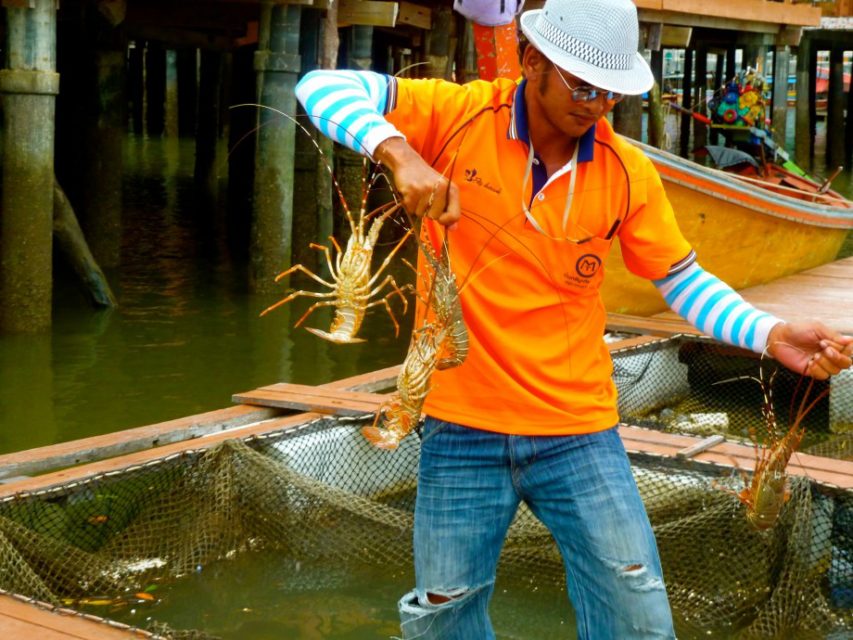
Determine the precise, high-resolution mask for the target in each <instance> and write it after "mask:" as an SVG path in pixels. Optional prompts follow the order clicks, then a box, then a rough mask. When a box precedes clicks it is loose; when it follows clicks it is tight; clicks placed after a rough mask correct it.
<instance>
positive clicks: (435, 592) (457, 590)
mask: <svg viewBox="0 0 853 640" xmlns="http://www.w3.org/2000/svg"><path fill="white" fill-rule="evenodd" d="M488 586H489V584H488V583H487V584H483V585H479V586H475V587H449V588H447V587H431V588H427V589H423V590H421V589H418V590H416V591H412V592H411V593H410V594H409V596H408V597H407V598H404V600H403V602H402V603H401V606H402V607H404V608H405V609H406V610H407V612H408V613H426V612H428V611H435V610H437V609H445V608H452V607H456V606H460V605H461V604H462V603H464V602H466V601H467V600H468V599H469V598H470V597H471V596H473V595H474V594H476V593H477V592H479V591H481V590H483V589H485V588H486V587H488Z"/></svg>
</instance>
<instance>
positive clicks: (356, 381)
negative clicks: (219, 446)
mask: <svg viewBox="0 0 853 640" xmlns="http://www.w3.org/2000/svg"><path fill="white" fill-rule="evenodd" d="M399 371H400V365H395V366H393V367H387V368H385V369H380V370H378V371H370V372H368V373H364V374H360V375H357V376H353V377H350V378H344V379H342V380H335V381H333V382H329V383H326V384H325V385H322V386H323V387H328V388H333V389H337V388H340V389H352V390H358V391H365V392H372V391H376V390H380V389H387V388H389V387H390V386H392V385H393V384H394V381H395V380H396V378H397V374H398V373H399ZM278 415H281V410H279V409H275V408H267V407H265V408H259V407H257V406H250V405H240V406H236V407H228V408H225V409H218V410H216V411H209V412H206V413H200V414H196V415H192V416H188V417H185V418H178V419H176V420H168V421H166V422H160V423H157V424H152V425H146V426H142V427H135V428H133V429H125V430H123V431H117V432H113V433H107V434H104V435H100V436H92V437H90V438H83V439H80V440H74V441H71V442H61V443H58V444H54V445H48V446H44V447H37V448H35V449H29V450H26V451H18V452H15V453H9V454H5V455H0V478H11V477H13V476H27V475H34V474H37V473H44V472H45V471H47V470H50V469H57V468H59V467H72V466H75V465H80V464H84V463H89V462H94V461H96V460H103V459H104V458H110V457H114V456H119V455H124V454H128V453H132V452H134V451H141V450H143V449H153V448H156V447H162V446H163V445H167V444H171V443H175V442H182V441H185V440H191V439H194V438H200V437H203V436H207V435H210V434H212V433H217V432H223V431H231V430H233V429H236V428H239V427H242V426H248V425H251V424H256V423H258V422H261V421H263V420H269V419H271V418H273V417H275V416H278Z"/></svg>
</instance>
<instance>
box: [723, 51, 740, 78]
mask: <svg viewBox="0 0 853 640" xmlns="http://www.w3.org/2000/svg"><path fill="white" fill-rule="evenodd" d="M736 74H737V47H729V48H728V49H726V76H725V81H726V82H728V81H729V80H732V79H733V78H734V77H735V75H736Z"/></svg>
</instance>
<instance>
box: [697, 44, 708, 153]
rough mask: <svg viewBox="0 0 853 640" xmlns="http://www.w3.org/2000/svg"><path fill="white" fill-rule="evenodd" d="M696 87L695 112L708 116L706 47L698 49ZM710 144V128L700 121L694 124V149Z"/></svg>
mask: <svg viewBox="0 0 853 640" xmlns="http://www.w3.org/2000/svg"><path fill="white" fill-rule="evenodd" d="M694 77H695V78H696V87H695V89H694V98H693V105H694V106H693V110H694V111H696V112H697V113H701V114H703V115H704V114H706V113H707V111H708V105H707V100H706V96H707V95H708V94H707V91H708V48H707V47H706V46H705V45H702V46H700V47H697V48H696V72H695V74H694ZM707 143H708V127H707V126H706V125H705V124H704V123H702V122H699V121H698V120H695V121H694V122H693V149H698V148H700V147H704V146H705V145H706V144H707Z"/></svg>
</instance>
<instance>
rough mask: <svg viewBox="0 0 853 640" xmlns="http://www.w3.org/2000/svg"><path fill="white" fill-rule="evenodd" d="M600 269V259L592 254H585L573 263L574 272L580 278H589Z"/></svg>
mask: <svg viewBox="0 0 853 640" xmlns="http://www.w3.org/2000/svg"><path fill="white" fill-rule="evenodd" d="M599 267H601V258H599V257H598V256H597V255H595V254H594V253H585V254H584V255H582V256H581V257H580V258H578V261H577V262H576V263H575V271H577V272H578V275H579V276H580V277H581V278H591V277H592V276H594V275H595V274H596V272H597V271H598V269H599Z"/></svg>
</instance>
